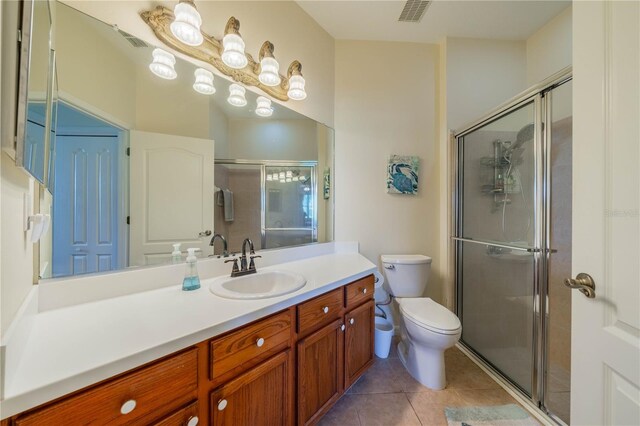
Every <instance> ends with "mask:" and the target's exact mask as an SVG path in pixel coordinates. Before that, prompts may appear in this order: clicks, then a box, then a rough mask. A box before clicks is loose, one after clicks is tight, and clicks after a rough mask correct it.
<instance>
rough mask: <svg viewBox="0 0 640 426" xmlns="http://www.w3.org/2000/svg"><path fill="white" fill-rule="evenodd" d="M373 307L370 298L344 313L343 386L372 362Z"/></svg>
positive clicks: (348, 383) (354, 379) (353, 380)
mask: <svg viewBox="0 0 640 426" xmlns="http://www.w3.org/2000/svg"><path fill="white" fill-rule="evenodd" d="M374 309H375V308H374V302H373V300H371V301H369V302H367V303H365V304H364V305H362V306H360V307H358V308H356V309H354V310H352V311H350V312H347V314H346V315H345V326H346V330H345V375H344V376H345V388H348V387H349V386H351V385H352V384H353V383H354V382H355V381H356V380H357V379H358V377H360V375H361V374H362V373H364V372H365V371H366V370H367V369H368V368H369V367H370V366H371V364H372V363H373V336H374V327H375V326H374V321H375V312H374Z"/></svg>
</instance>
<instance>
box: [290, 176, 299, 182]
mask: <svg viewBox="0 0 640 426" xmlns="http://www.w3.org/2000/svg"><path fill="white" fill-rule="evenodd" d="M291 179H293V181H294V182H297V181H298V180H300V178H299V177H298V176H294V177H292V178H291Z"/></svg>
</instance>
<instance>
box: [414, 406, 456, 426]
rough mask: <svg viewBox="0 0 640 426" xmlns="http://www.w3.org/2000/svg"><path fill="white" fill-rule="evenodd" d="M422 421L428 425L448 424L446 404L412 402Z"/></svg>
mask: <svg viewBox="0 0 640 426" xmlns="http://www.w3.org/2000/svg"><path fill="white" fill-rule="evenodd" d="M411 405H412V406H413V409H414V410H415V412H416V414H417V416H418V419H419V420H420V423H422V424H423V425H426V426H446V425H447V424H448V423H447V417H446V416H445V415H444V409H445V407H446V406H445V405H441V404H414V403H413V402H411Z"/></svg>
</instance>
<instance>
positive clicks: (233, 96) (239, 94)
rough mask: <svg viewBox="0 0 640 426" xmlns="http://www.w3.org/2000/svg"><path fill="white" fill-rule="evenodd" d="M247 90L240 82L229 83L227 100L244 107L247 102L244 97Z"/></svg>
mask: <svg viewBox="0 0 640 426" xmlns="http://www.w3.org/2000/svg"><path fill="white" fill-rule="evenodd" d="M245 92H246V90H245V88H244V87H242V86H240V85H239V84H236V83H232V84H231V85H229V97H228V98H227V102H229V103H230V104H231V105H233V106H237V107H243V106H245V105H246V104H247V99H246V98H245V97H244V94H245Z"/></svg>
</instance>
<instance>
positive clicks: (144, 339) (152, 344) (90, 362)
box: [0, 253, 376, 418]
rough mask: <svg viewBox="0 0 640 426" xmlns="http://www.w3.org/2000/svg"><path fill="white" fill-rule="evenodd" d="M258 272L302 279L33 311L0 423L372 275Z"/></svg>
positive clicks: (318, 270) (164, 291) (364, 266)
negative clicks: (294, 287)
mask: <svg viewBox="0 0 640 426" xmlns="http://www.w3.org/2000/svg"><path fill="white" fill-rule="evenodd" d="M259 269H260V270H269V269H282V270H288V271H292V272H297V273H299V274H302V275H303V276H304V277H305V278H306V279H307V284H306V285H305V286H304V287H303V288H302V289H300V290H298V291H296V292H294V293H290V294H287V295H284V296H279V297H275V298H270V299H262V300H231V299H223V298H220V297H218V296H215V295H213V294H212V293H211V292H210V291H209V283H210V282H211V281H212V280H213V278H209V279H206V280H202V287H201V288H200V289H199V290H196V291H191V292H185V291H182V290H181V286H171V287H164V288H160V289H155V290H150V291H145V292H141V293H135V294H129V295H124V296H120V297H114V298H109V299H106V300H99V301H93V302H89V303H83V304H79V305H74V306H69V307H64V308H60V309H53V310H47V311H44V312H39V313H37V314H36V315H35V316H34V318H33V320H32V321H33V322H32V324H31V326H30V331H29V333H28V336H23V338H24V339H25V340H24V343H23V344H24V348H23V349H22V351H21V356H20V359H19V361H17V363H16V367H15V370H16V371H12V372H11V374H10V375H7V374H5V377H4V379H5V380H6V382H5V383H4V400H2V401H1V402H0V410H1V411H0V418H6V417H9V416H12V415H14V414H17V413H19V412H22V411H24V410H27V409H29V408H33V407H35V406H37V405H40V404H42V403H44V402H47V401H50V400H52V399H54V398H57V397H60V396H63V395H65V394H67V393H69V392H72V391H75V390H78V389H81V388H83V387H86V386H88V385H91V384H93V383H96V382H99V381H101V380H104V379H107V378H109V377H111V376H113V375H115V374H119V373H122V372H124V371H127V370H129V369H131V368H134V367H137V366H140V365H142V364H145V363H147V362H149V361H153V360H154V359H157V358H159V357H162V356H165V355H168V354H170V353H172V352H175V351H177V350H180V349H182V348H185V347H188V346H190V345H193V344H195V343H198V342H201V341H203V340H205V339H208V338H210V337H213V336H216V335H218V334H221V333H224V332H226V331H229V330H232V329H234V328H236V327H239V326H241V325H243V324H246V323H249V322H251V321H254V320H256V319H258V318H261V317H264V316H266V315H269V314H272V313H275V312H278V311H280V310H282V309H284V308H286V307H289V306H292V305H295V304H297V303H300V302H301V301H304V300H307V299H310V298H312V297H314V296H316V295H319V294H321V293H324V292H326V291H329V290H331V289H333V288H337V287H339V286H342V285H344V284H347V283H349V282H351V281H354V280H356V279H358V278H361V277H364V276H366V275H369V274H371V273H373V272H374V271H375V270H376V267H375V265H374V264H373V263H371V262H370V261H369V260H367V259H366V258H365V257H363V256H362V255H360V254H358V253H333V254H325V255H322V256H317V257H311V258H308V259H304V260H298V261H295V262H287V263H281V264H277V265H272V266H268V267H264V268H259Z"/></svg>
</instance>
